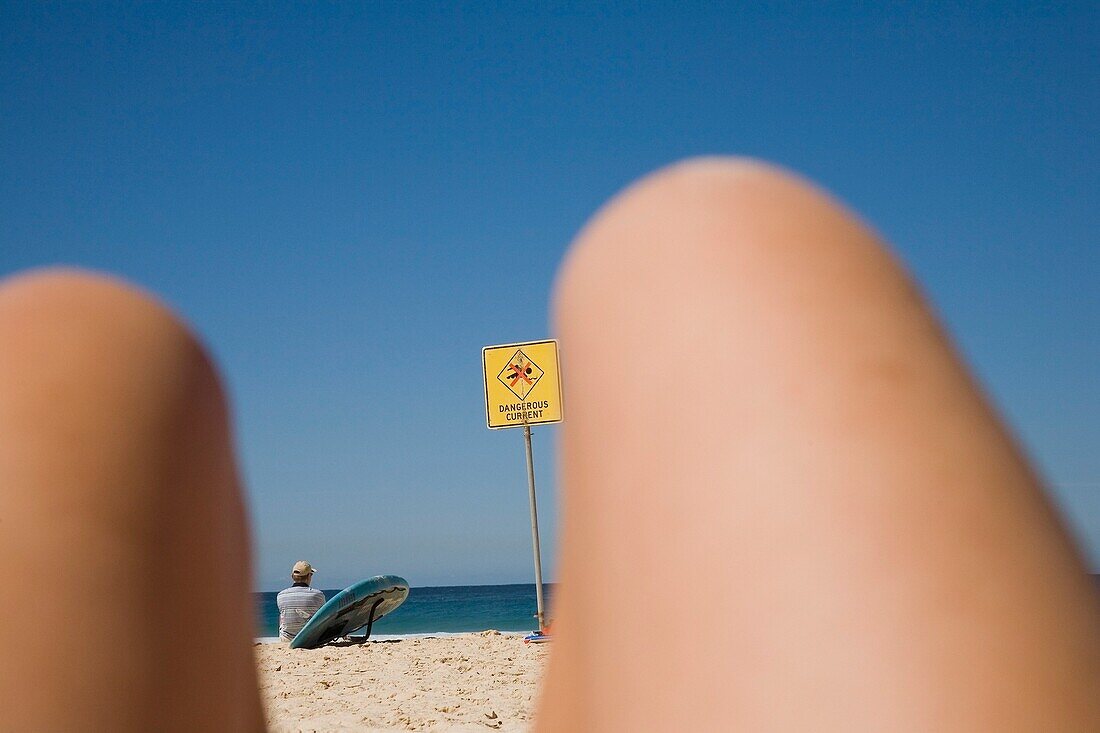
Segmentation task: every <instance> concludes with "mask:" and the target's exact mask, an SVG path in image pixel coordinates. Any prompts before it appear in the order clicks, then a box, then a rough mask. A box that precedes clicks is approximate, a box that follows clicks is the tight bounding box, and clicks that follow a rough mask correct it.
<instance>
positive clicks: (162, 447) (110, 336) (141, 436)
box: [0, 270, 223, 571]
mask: <svg viewBox="0 0 1100 733" xmlns="http://www.w3.org/2000/svg"><path fill="white" fill-rule="evenodd" d="M222 409H223V408H222V405H221V398H220V392H219V390H218V388H217V382H216V379H215V377H214V374H213V372H212V369H211V367H210V365H209V362H208V361H207V359H206V358H205V356H204V355H203V352H202V350H201V348H200V347H199V346H198V344H197V343H196V341H195V339H194V338H193V337H192V336H191V335H190V333H189V332H188V331H187V329H186V328H185V327H183V326H182V325H181V324H180V322H179V321H178V320H177V319H176V318H175V317H174V316H172V315H171V313H170V312H169V311H168V310H167V309H166V308H165V307H164V306H162V305H160V304H159V303H157V302H156V301H154V300H153V299H152V298H150V297H149V296H147V295H145V294H143V293H141V292H140V291H138V290H136V289H134V288H132V287H130V286H128V285H125V284H123V283H120V282H117V281H114V280H111V279H108V278H105V277H102V276H98V275H92V274H87V273H81V272H76V271H56V270H50V271H42V272H35V273H30V274H27V275H22V276H19V277H16V278H14V279H11V280H9V281H8V282H6V283H4V284H3V286H0V435H2V436H3V440H0V477H2V480H3V482H4V485H5V489H6V490H5V492H4V493H3V498H2V500H0V501H2V504H3V508H4V512H3V515H4V516H5V518H6V519H8V520H10V521H11V522H12V526H11V530H10V531H9V532H8V533H7V534H6V537H7V541H6V542H4V543H3V544H5V545H10V547H6V549H7V550H10V551H11V552H12V553H16V555H21V554H28V553H34V552H38V551H42V550H43V548H48V547H50V546H65V545H68V546H70V547H71V546H72V544H73V543H76V544H78V545H79V544H82V543H89V542H93V543H96V542H99V543H105V542H106V540H105V538H104V536H103V533H104V530H105V529H106V528H109V530H110V538H111V539H110V543H109V544H110V545H111V546H110V547H102V548H101V549H104V550H105V551H104V552H103V553H102V555H101V556H102V557H103V559H104V561H105V562H106V561H107V560H108V558H110V557H112V556H117V557H118V558H119V562H120V563H122V564H121V565H119V566H118V569H119V570H120V571H137V570H140V569H141V568H138V567H135V564H140V563H142V562H144V561H145V558H143V557H142V556H141V555H140V554H136V553H130V552H128V549H131V548H133V547H136V546H139V545H141V544H142V543H144V542H148V541H151V540H152V539H154V538H155V535H156V532H157V526H156V525H155V523H153V522H151V521H150V517H152V516H155V514H156V511H157V510H158V509H159V508H160V506H161V504H162V503H163V501H164V500H165V496H164V494H165V491H166V490H167V489H168V487H167V486H166V485H165V484H166V482H167V481H169V477H170V476H171V475H172V474H173V466H172V465H171V464H172V463H173V462H174V461H176V460H177V457H178V456H177V454H176V453H175V444H176V443H177V441H178V440H179V438H180V436H181V434H182V431H184V430H185V429H186V425H187V424H188V423H189V422H193V421H194V419H195V412H196V411H200V412H201V411H206V412H220V411H221V410H222ZM24 535H25V536H24ZM58 542H62V543H64V544H62V545H56V544H55V545H51V543H58ZM9 556H10V555H9ZM25 559H26V560H27V562H28V563H29V564H33V563H34V562H35V561H34V559H33V558H32V557H27V558H25ZM58 567H65V565H64V564H61V565H59V566H58Z"/></svg>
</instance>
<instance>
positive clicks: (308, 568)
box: [275, 560, 325, 641]
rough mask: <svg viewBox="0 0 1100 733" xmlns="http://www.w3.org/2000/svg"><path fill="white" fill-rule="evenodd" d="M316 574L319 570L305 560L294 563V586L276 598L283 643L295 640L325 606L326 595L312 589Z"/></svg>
mask: <svg viewBox="0 0 1100 733" xmlns="http://www.w3.org/2000/svg"><path fill="white" fill-rule="evenodd" d="M315 572H317V568H315V567H313V566H312V565H310V564H309V563H308V562H306V561H305V560H299V561H298V562H296V563H294V567H293V568H292V569H291V571H290V579H291V580H292V581H293V582H294V585H292V586H290V587H289V588H284V589H283V590H281V591H279V595H278V596H276V598H275V602H276V604H278V606H279V638H280V639H282V640H283V641H291V640H292V639H294V635H295V634H297V633H298V632H299V631H301V630H302V627H303V626H305V625H306V622H307V621H309V620H310V619H311V618H313V614H315V613H317V611H318V609H320V608H321V606H323V605H325V594H324V593H322V592H321V591H319V590H317V589H316V588H311V587H310V583H312V582H313V574H314V573H315Z"/></svg>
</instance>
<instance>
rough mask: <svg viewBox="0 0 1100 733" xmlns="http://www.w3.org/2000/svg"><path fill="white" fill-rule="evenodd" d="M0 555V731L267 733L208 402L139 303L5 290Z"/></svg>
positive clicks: (244, 580)
mask: <svg viewBox="0 0 1100 733" xmlns="http://www.w3.org/2000/svg"><path fill="white" fill-rule="evenodd" d="M0 558H2V560H0V562H2V563H3V568H4V571H3V572H4V580H5V582H4V584H3V589H2V590H0V650H2V652H0V710H3V724H2V726H0V727H3V728H4V729H5V730H25V731H32V730H34V731H38V730H43V731H44V730H59V731H60V730H66V731H77V730H80V731H85V730H87V731H108V730H109V731H152V730H179V731H199V730H259V729H261V728H262V727H263V721H262V717H261V716H262V713H261V710H260V703H259V696H258V694H257V690H256V676H255V670H254V665H253V659H252V650H251V641H252V636H253V619H252V609H251V608H250V607H249V600H248V598H249V595H248V593H247V589H248V587H249V583H250V582H251V575H250V569H249V555H248V532H247V527H246V522H245V517H244V512H243V509H242V505H241V497H240V494H239V489H238V483H237V476H236V472H235V467H234V461H233V457H232V452H231V444H230V436H229V430H228V427H227V420H226V413H225V406H224V404H223V400H222V394H221V389H220V387H219V385H218V382H217V378H216V376H215V374H214V372H213V370H212V368H211V366H210V364H209V362H208V361H207V359H206V357H205V356H204V354H203V352H202V350H201V348H200V347H199V346H198V345H197V344H196V343H195V341H194V339H193V338H192V337H191V335H190V334H189V333H188V332H187V331H186V330H185V329H184V328H183V327H182V326H181V325H180V324H179V323H178V322H177V321H176V320H175V319H174V318H173V317H172V316H171V315H170V314H168V313H167V311H165V310H164V308H163V307H161V306H160V305H158V304H156V303H155V302H153V301H152V300H150V299H149V298H147V297H146V296H144V295H142V294H140V293H137V292H135V291H133V290H131V289H129V288H128V287H125V286H122V285H120V284H117V283H113V282H111V281H109V280H106V279H102V278H98V277H93V276H89V275H80V274H74V273H64V272H46V273H38V274H31V275H26V276H23V277H20V278H16V279H14V280H11V281H9V282H7V283H5V284H4V285H2V286H0Z"/></svg>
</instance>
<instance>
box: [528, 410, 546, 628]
mask: <svg viewBox="0 0 1100 733" xmlns="http://www.w3.org/2000/svg"><path fill="white" fill-rule="evenodd" d="M523 442H524V443H525V444H526V446H527V488H528V489H529V490H530V492H531V543H532V545H533V546H534V548H535V601H536V603H537V604H538V611H539V612H538V620H539V632H540V633H541V632H542V630H543V628H545V627H544V626H543V607H542V556H541V555H540V553H539V515H538V509H536V507H535V460H534V458H533V457H532V455H531V426H530V425H524V426H523Z"/></svg>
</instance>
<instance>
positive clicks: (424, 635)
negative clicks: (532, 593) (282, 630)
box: [253, 631, 531, 644]
mask: <svg viewBox="0 0 1100 733" xmlns="http://www.w3.org/2000/svg"><path fill="white" fill-rule="evenodd" d="M484 633H485V632H484V631H426V632H421V633H417V634H371V637H370V639H369V640H368V641H367V643H368V644H369V643H370V642H372V641H404V640H405V639H445V638H447V637H451V636H478V635H480V634H484ZM497 633H498V634H500V635H501V636H516V637H520V638H522V637H524V636H526V635H527V634H529V633H531V632H529V631H497ZM253 642H254V643H256V644H277V643H279V642H282V643H284V644H285V643H286V642H285V641H283V640H282V639H280V638H279V637H277V636H260V637H257V638H255V639H253Z"/></svg>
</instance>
